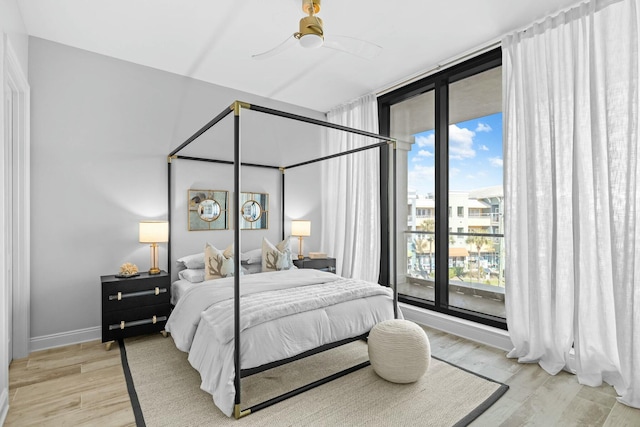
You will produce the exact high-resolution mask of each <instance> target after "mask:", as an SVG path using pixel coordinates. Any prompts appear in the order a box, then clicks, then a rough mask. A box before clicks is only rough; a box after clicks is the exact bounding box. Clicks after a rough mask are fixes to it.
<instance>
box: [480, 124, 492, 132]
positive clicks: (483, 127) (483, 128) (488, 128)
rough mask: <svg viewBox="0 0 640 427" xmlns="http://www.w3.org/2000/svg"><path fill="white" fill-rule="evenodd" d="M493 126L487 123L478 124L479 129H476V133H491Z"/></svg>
mask: <svg viewBox="0 0 640 427" xmlns="http://www.w3.org/2000/svg"><path fill="white" fill-rule="evenodd" d="M491 131H492V129H491V126H489V125H488V124H486V123H481V122H478V127H476V132H491Z"/></svg>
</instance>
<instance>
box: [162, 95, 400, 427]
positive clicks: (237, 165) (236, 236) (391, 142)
mask: <svg viewBox="0 0 640 427" xmlns="http://www.w3.org/2000/svg"><path fill="white" fill-rule="evenodd" d="M243 108H245V109H249V110H253V111H258V112H262V113H266V114H271V115H274V116H279V117H283V118H287V119H292V120H297V121H300V122H305V123H310V124H315V125H318V126H322V127H326V128H332V129H336V130H340V131H344V132H349V133H354V134H358V135H362V136H366V137H370V138H375V139H377V140H379V141H382V142H377V143H375V144H371V145H366V146H363V147H359V148H355V149H351V150H347V151H343V152H340V153H336V154H331V155H328V156H323V157H319V158H316V159H313V160H308V161H304V162H300V163H296V164H292V165H289V166H272V165H262V164H256V163H244V162H242V161H241V158H240V157H241V156H240V151H241V150H240V149H241V140H240V112H241V110H242V109H243ZM231 112H233V113H234V135H233V136H234V138H233V142H234V154H233V155H234V160H233V161H228V160H216V159H206V158H200V157H190V156H180V155H178V153H179V152H180V151H181V150H182V149H184V148H185V147H186V146H188V145H189V144H191V143H192V142H193V141H195V140H196V139H197V138H198V137H200V136H201V135H202V134H204V133H205V132H206V131H207V130H209V129H210V128H212V127H213V126H215V125H216V124H217V123H218V122H220V121H221V120H222V119H224V118H225V117H226V116H228V115H229V114H230V113H231ZM383 146H387V147H388V148H389V150H391V151H392V157H391V160H392V162H393V173H392V174H391V177H390V179H391V185H390V186H389V188H391V191H392V194H393V197H392V208H391V209H392V212H393V220H394V222H395V218H396V213H397V212H396V210H397V209H396V191H395V189H396V140H395V139H393V138H389V137H387V136H384V135H379V134H375V133H371V132H366V131H362V130H359V129H354V128H350V127H347V126H341V125H337V124H334V123H329V122H325V121H322V120H317V119H312V118H310V117H305V116H300V115H297V114H292V113H287V112H284V111H279V110H274V109H271V108H266V107H261V106H258V105H254V104H248V103H246V102H241V101H235V102H234V103H233V104H231V106H230V107H229V108H226V109H225V110H223V111H222V112H221V113H220V114H218V115H217V116H216V117H214V118H213V119H211V120H210V121H209V122H208V123H207V124H205V125H204V126H203V127H201V128H200V129H199V130H198V131H197V132H196V133H194V134H193V135H192V136H191V137H189V138H188V139H187V140H186V141H185V142H183V143H182V144H180V146H179V147H178V148H176V149H175V150H173V151H172V152H171V153H170V154H169V155H168V156H167V163H168V180H167V195H168V197H167V199H168V220H169V227H170V230H171V208H172V203H171V202H172V199H171V196H172V195H171V164H172V161H173V160H176V159H183V160H194V161H203V162H211V163H222V164H227V165H233V167H234V168H233V188H234V195H233V205H232V206H233V209H234V212H235V214H236V215H239V212H241V206H240V191H241V190H240V170H241V168H242V166H249V167H259V168H267V169H278V170H280V171H281V191H282V195H281V196H282V210H281V225H282V239H283V240H284V212H285V178H284V177H285V171H286V170H287V169H292V168H295V167H299V166H305V165H309V164H312V163H316V162H320V161H324V160H329V159H333V158H336V157H341V156H345V155H349V154H353V153H357V152H360V151H365V150H369V149H372V148H381V147H383ZM385 169H386V168H383V166H382V164H381V165H380V170H385ZM388 178H389V177H388ZM234 224H239V221H238V220H236V221H235V222H234ZM391 229H392V230H393V231H392V233H393V237H392V239H391V242H392V243H391V245H392V250H391V251H388V250H387V252H386V253H390V254H392V256H393V258H392V263H393V275H392V280H391V283H389V284H387V285H388V286H391V287H392V289H393V314H394V317H395V318H397V317H398V289H397V286H396V283H395V282H396V278H397V266H396V264H397V253H396V252H397V237H396V232H395V227H391ZM233 240H234V258H235V259H236V260H239V259H240V253H241V252H240V249H241V248H240V228H239V227H237V226H235V227H234V230H233ZM388 241H389V239H387V242H388ZM167 257H168V270H169V274H171V233H169V242H168V254H167ZM240 268H241V266H240V263H239V262H236V263H235V271H234V295H233V298H234V346H235V347H234V353H235V354H234V365H235V366H234V367H235V380H234V385H235V391H236V394H235V405H234V417H235V418H236V419H238V418H241V417H243V416H245V415H249V414H251V413H253V412H256V411H258V410H260V409H263V408H266V407H268V406H271V405H273V404H275V403H278V402H281V401H283V400H285V399H288V398H290V397H293V396H296V395H298V394H300V393H303V392H305V391H307V390H310V389H312V388H315V387H317V386H319V385H322V384H325V383H327V382H330V381H333V380H335V379H337V378H340V377H343V376H345V375H347V374H349V373H351V372H355V371H357V370H359V369H361V368H364V367H366V366H368V365H369V364H370V362H369V361H366V362H362V363H360V364H358V365H355V366H352V367H350V368H347V369H345V370H342V371H340V372H337V373H335V374H332V375H330V376H327V377H325V378H322V379H319V380H317V381H314V382H312V383H309V384H307V385H304V386H302V387H299V388H297V389H295V390H292V391H289V392H287V393H284V394H282V395H280V396H277V397H274V398H272V399H268V400H266V401H264V402H261V403H258V404H256V405H254V406H252V407H250V408H247V409H241V396H242V395H241V385H240V380H241V378H244V377H247V376H249V375H253V374H257V373H259V372H262V371H265V370H267V369H271V368H274V367H277V366H280V365H284V364H286V363H290V362H292V361H294V360H299V359H302V358H305V357H308V356H311V355H313V354H317V353H321V352H323V351H326V350H330V349H332V348H336V347H339V346H341V345H344V344H348V343H350V342H353V341H358V340H361V339H366V338H367V336H368V333H366V334H363V335H360V336H357V337H352V338H347V339H344V340H341V341H337V342H334V343H329V344H325V345H323V346H320V347H317V348H315V349H311V350H308V351H306V352H304V353H301V354H299V355H296V356H293V357H290V358H287V359H284V360H279V361H275V362H272V363H267V364H265V365H262V366H259V367H256V368H250V369H241V366H240V339H239V337H240V333H241V331H240V281H241V280H240V278H241V275H240Z"/></svg>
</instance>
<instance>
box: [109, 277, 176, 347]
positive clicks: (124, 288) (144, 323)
mask: <svg viewBox="0 0 640 427" xmlns="http://www.w3.org/2000/svg"><path fill="white" fill-rule="evenodd" d="M100 281H101V282H102V342H104V343H107V344H106V348H107V350H109V349H111V344H112V343H113V341H115V340H117V339H119V338H126V337H132V336H136V335H142V334H148V333H151V332H162V334H163V335H164V336H165V337H166V332H164V325H165V323H167V319H168V318H169V314H170V313H171V304H170V301H171V286H170V278H169V275H168V274H167V272H166V271H161V272H160V274H153V275H151V274H149V273H140V275H139V276H135V277H130V278H128V279H121V278H118V277H116V276H115V275H110V276H100Z"/></svg>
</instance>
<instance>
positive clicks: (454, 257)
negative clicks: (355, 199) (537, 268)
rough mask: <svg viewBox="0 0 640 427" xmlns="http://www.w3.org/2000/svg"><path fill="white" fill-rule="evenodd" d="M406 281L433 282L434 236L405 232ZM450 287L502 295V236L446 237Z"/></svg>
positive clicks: (425, 232) (453, 235)
mask: <svg viewBox="0 0 640 427" xmlns="http://www.w3.org/2000/svg"><path fill="white" fill-rule="evenodd" d="M405 235H406V244H407V270H406V274H407V277H408V278H412V277H413V278H417V279H423V280H427V281H429V280H431V281H433V280H434V278H435V268H436V265H435V249H436V248H435V233H434V232H433V231H406V232H405ZM447 268H448V269H449V283H450V285H454V284H460V285H466V286H472V287H475V288H481V289H484V288H487V289H489V290H494V291H496V292H498V293H504V287H505V285H506V283H505V276H504V234H490V233H456V232H450V233H449V259H448V265H447Z"/></svg>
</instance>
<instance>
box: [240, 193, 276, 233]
mask: <svg viewBox="0 0 640 427" xmlns="http://www.w3.org/2000/svg"><path fill="white" fill-rule="evenodd" d="M240 210H241V212H240V216H239V218H240V219H239V221H240V229H241V230H266V229H268V228H269V195H268V194H266V193H240Z"/></svg>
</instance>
